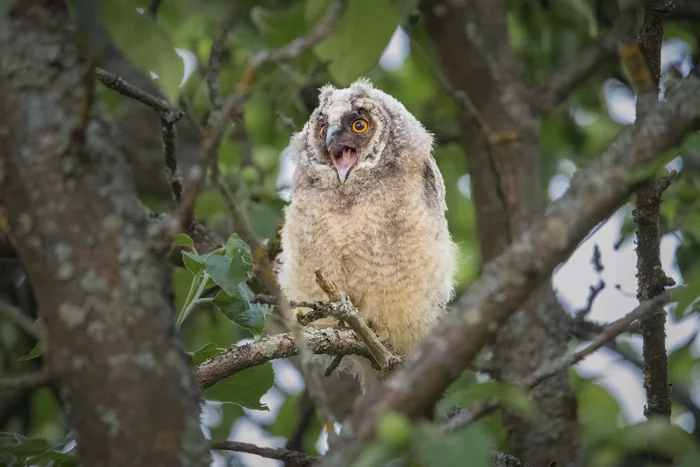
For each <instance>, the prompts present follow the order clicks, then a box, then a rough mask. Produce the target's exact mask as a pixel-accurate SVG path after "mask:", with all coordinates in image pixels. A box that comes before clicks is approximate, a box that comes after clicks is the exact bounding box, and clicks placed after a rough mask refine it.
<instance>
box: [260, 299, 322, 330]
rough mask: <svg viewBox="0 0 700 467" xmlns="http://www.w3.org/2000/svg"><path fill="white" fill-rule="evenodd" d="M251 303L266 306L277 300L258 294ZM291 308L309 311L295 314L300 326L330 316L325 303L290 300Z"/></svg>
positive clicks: (274, 303)
mask: <svg viewBox="0 0 700 467" xmlns="http://www.w3.org/2000/svg"><path fill="white" fill-rule="evenodd" d="M253 303H265V304H267V305H276V304H277V298H276V297H274V296H272V295H265V294H258V295H256V296H255V298H254V299H253ZM289 306H290V307H291V308H309V309H311V311H309V312H306V313H302V312H301V311H300V312H298V313H297V316H296V318H297V321H298V322H299V324H301V325H302V326H308V325H309V324H311V323H313V322H314V321H318V320H319V319H323V318H326V317H328V316H332V310H331V309H330V306H329V305H328V304H326V303H321V302H307V301H303V300H291V301H290V302H289Z"/></svg>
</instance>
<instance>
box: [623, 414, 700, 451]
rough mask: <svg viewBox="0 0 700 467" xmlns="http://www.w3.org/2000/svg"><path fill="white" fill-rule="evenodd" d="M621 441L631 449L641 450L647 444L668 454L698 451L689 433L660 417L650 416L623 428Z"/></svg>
mask: <svg viewBox="0 0 700 467" xmlns="http://www.w3.org/2000/svg"><path fill="white" fill-rule="evenodd" d="M623 443H624V445H625V447H626V448H627V449H629V450H631V451H636V450H640V451H641V450H644V449H646V447H647V446H649V448H651V449H652V450H653V451H655V452H660V453H664V454H666V455H669V456H678V455H682V454H688V453H697V452H698V446H696V444H695V441H694V439H693V436H692V435H691V434H690V433H688V432H687V431H685V430H683V429H682V428H680V427H679V426H676V425H672V424H670V423H669V422H668V420H664V419H662V418H652V419H649V420H646V421H644V422H642V423H638V424H636V425H632V426H630V427H627V428H625V429H624V436H623Z"/></svg>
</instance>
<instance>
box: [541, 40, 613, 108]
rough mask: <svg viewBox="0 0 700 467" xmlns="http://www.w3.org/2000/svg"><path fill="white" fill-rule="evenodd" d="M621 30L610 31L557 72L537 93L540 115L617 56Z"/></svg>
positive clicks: (560, 101) (559, 102)
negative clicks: (607, 61) (603, 64)
mask: <svg viewBox="0 0 700 467" xmlns="http://www.w3.org/2000/svg"><path fill="white" fill-rule="evenodd" d="M618 33H619V31H618V30H617V29H615V28H613V29H611V30H610V31H608V32H607V33H606V34H605V36H603V38H601V39H600V40H599V41H597V42H596V43H595V44H593V45H592V46H590V47H589V48H587V49H585V50H583V51H582V52H581V53H580V54H579V55H578V56H577V57H574V59H573V60H572V62H571V64H570V65H569V66H568V67H567V68H564V69H563V70H561V71H559V72H557V73H555V74H554V75H552V77H551V78H550V79H549V82H548V83H547V84H546V85H544V86H543V87H542V88H541V89H540V90H539V92H538V93H537V94H536V95H535V102H534V104H535V105H534V107H535V109H536V112H537V113H538V114H539V115H545V114H547V113H549V112H550V111H551V110H553V109H554V108H555V107H556V106H557V105H559V104H561V103H562V102H563V101H564V100H565V99H566V97H567V96H568V95H569V93H570V92H571V91H572V90H573V89H575V88H576V87H577V86H578V85H579V84H581V83H582V82H583V81H584V80H585V79H586V78H587V77H588V76H589V75H590V74H591V73H593V71H595V70H596V68H598V67H599V66H600V65H601V64H602V63H603V62H605V61H606V60H612V59H613V58H614V57H615V56H616V52H617V42H618V37H617V36H618Z"/></svg>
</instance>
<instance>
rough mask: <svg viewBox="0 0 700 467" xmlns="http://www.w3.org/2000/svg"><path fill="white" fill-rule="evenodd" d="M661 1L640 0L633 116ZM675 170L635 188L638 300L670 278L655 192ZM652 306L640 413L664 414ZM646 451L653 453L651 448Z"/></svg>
mask: <svg viewBox="0 0 700 467" xmlns="http://www.w3.org/2000/svg"><path fill="white" fill-rule="evenodd" d="M667 3H668V1H667V0H654V1H650V2H647V4H646V5H645V9H644V23H643V24H642V28H641V30H640V31H639V35H638V43H639V52H640V53H641V57H643V60H642V62H641V65H642V66H646V69H647V70H648V71H647V72H646V73H635V74H634V79H633V80H632V81H633V83H634V84H635V86H636V88H637V91H638V96H637V118H640V117H644V116H645V115H647V114H648V113H649V112H650V107H651V105H652V103H653V102H655V101H657V100H658V95H659V80H660V73H661V43H662V41H663V34H664V27H663V21H664V13H665V10H666V9H667V8H668V5H667ZM633 44H634V43H633ZM635 45H636V44H635ZM630 48H631V47H628V49H630ZM644 78H645V79H644ZM675 176H676V172H675V171H673V172H671V173H670V174H669V175H668V176H667V177H664V178H663V179H661V180H660V181H659V180H656V179H655V178H652V179H650V180H648V181H646V182H644V183H643V184H642V185H641V186H640V187H639V190H638V191H637V193H636V199H635V210H634V212H633V217H634V221H635V224H636V225H637V249H636V250H637V298H638V299H639V300H640V301H643V300H649V299H652V298H654V297H656V296H658V295H660V294H662V293H663V291H664V290H665V288H666V287H667V286H670V285H674V284H675V282H674V281H673V280H672V279H670V278H668V277H667V276H666V274H665V273H664V271H663V270H662V269H661V258H660V237H659V220H660V217H661V194H662V192H663V190H665V189H666V188H667V187H668V186H669V184H670V183H671V180H673V178H674V177H675ZM656 311H657V312H656V313H654V314H653V315H649V316H646V317H644V318H643V319H642V320H641V321H640V328H641V332H642V341H643V356H644V388H645V389H646V397H647V403H646V406H645V409H644V414H645V415H646V417H647V418H650V417H652V416H661V417H664V418H666V419H667V420H670V419H671V390H670V387H669V385H668V357H667V354H666V312H665V311H664V310H663V308H661V307H657V310H656ZM650 455H652V457H655V456H654V455H653V454H651V453H650Z"/></svg>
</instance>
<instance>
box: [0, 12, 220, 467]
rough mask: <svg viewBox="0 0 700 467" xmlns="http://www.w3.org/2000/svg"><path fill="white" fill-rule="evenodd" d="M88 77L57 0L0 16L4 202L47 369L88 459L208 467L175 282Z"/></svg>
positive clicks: (0, 197)
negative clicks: (176, 314)
mask: <svg viewBox="0 0 700 467" xmlns="http://www.w3.org/2000/svg"><path fill="white" fill-rule="evenodd" d="M88 69H89V65H88V64H87V63H86V61H85V59H84V57H82V56H81V53H80V51H79V49H78V47H77V46H76V43H75V36H74V33H73V31H71V30H70V29H69V28H68V13H67V10H66V7H65V4H64V2H61V1H39V0H31V1H30V0H23V1H21V2H17V3H16V6H15V7H14V8H13V9H12V10H11V12H10V14H9V16H8V17H6V18H4V19H3V20H2V21H1V22H0V89H1V90H0V116H1V117H0V153H1V154H2V158H0V204H2V205H3V207H4V208H5V209H6V213H7V217H8V220H9V225H10V228H11V230H10V232H11V235H12V237H13V240H14V244H15V247H16V249H17V252H18V254H19V257H20V259H21V260H22V263H23V265H24V266H25V268H26V270H27V273H28V276H29V278H30V280H31V283H32V285H33V287H34V289H35V290H40V291H41V293H40V294H38V295H37V299H38V304H39V310H40V315H41V317H42V318H43V321H44V325H45V329H46V331H47V341H46V342H45V352H46V356H45V357H46V358H45V362H46V365H47V367H48V371H49V372H50V373H51V375H52V376H53V377H54V379H55V380H56V381H57V383H58V386H59V388H60V392H61V397H62V399H63V401H64V403H65V409H66V411H67V414H68V416H69V418H70V420H71V423H72V425H73V426H74V428H75V430H76V440H77V445H78V455H79V457H80V459H81V461H82V463H83V464H84V465H90V466H136V465H149V466H160V465H162V466H179V465H183V466H184V465H188V466H189V465H202V466H204V465H208V464H209V456H210V455H209V450H208V448H209V446H208V445H207V443H206V442H205V441H204V438H203V436H202V432H201V429H200V426H199V417H198V412H199V406H198V397H197V396H198V391H197V388H196V386H195V384H194V382H193V378H192V375H191V371H190V370H189V368H188V364H187V361H186V359H185V358H184V354H183V353H182V349H181V346H180V342H179V340H178V338H177V333H176V331H175V328H174V325H173V320H172V317H173V311H172V307H171V304H170V303H168V300H167V298H166V297H167V293H166V292H167V288H168V281H169V278H170V276H169V274H168V271H167V269H166V268H165V267H164V262H163V260H162V259H157V258H155V257H154V256H153V255H152V253H151V251H150V250H149V232H148V229H147V227H148V225H149V222H148V217H147V213H146V211H145V210H144V209H143V207H142V206H141V205H140V204H139V202H138V199H137V198H136V196H135V193H134V188H133V185H132V183H131V180H130V179H129V177H128V176H127V175H126V174H127V173H128V171H127V167H126V165H125V164H124V161H123V158H122V154H121V153H120V152H118V151H115V150H114V146H113V144H114V141H116V140H118V139H119V136H118V135H117V134H116V133H115V132H114V131H113V127H112V126H111V125H110V124H109V122H107V121H105V120H104V119H102V118H101V116H100V112H99V110H97V109H96V110H94V111H93V112H90V110H89V106H88V105H87V104H88V103H89V100H90V98H89V96H90V94H91V92H90V91H89V90H90V88H91V86H93V85H94V84H93V83H92V82H90V81H89V80H87V79H86V75H87V74H88Z"/></svg>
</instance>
